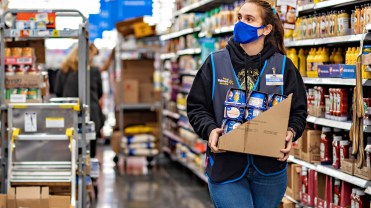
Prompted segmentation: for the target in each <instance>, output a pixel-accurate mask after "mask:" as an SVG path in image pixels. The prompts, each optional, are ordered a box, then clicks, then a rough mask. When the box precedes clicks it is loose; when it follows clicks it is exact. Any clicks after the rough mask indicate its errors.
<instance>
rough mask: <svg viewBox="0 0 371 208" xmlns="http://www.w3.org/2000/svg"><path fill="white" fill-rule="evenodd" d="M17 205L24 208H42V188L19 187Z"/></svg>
mask: <svg viewBox="0 0 371 208" xmlns="http://www.w3.org/2000/svg"><path fill="white" fill-rule="evenodd" d="M16 204H17V207H22V208H41V207H43V205H42V204H41V195H40V187H18V188H17V189H16Z"/></svg>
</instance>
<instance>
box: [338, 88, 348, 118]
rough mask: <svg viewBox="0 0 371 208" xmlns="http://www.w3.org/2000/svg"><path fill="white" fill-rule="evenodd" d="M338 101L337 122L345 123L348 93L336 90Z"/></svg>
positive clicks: (343, 90) (344, 90)
mask: <svg viewBox="0 0 371 208" xmlns="http://www.w3.org/2000/svg"><path fill="white" fill-rule="evenodd" d="M337 94H338V100H337V105H338V106H337V110H338V115H337V116H338V120H339V121H346V120H347V119H348V92H347V90H346V89H337Z"/></svg>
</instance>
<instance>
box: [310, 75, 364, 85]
mask: <svg viewBox="0 0 371 208" xmlns="http://www.w3.org/2000/svg"><path fill="white" fill-rule="evenodd" d="M303 81H304V84H311V85H317V84H318V85H344V86H355V85H356V79H341V78H309V77H303ZM366 81H367V79H363V80H362V84H365V83H366Z"/></svg>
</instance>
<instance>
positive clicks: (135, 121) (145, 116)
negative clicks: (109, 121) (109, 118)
mask: <svg viewBox="0 0 371 208" xmlns="http://www.w3.org/2000/svg"><path fill="white" fill-rule="evenodd" d="M119 119H120V113H119V112H116V121H117V122H116V128H115V129H116V130H118V125H119ZM124 121H125V122H124V125H125V126H124V127H127V126H133V125H143V124H145V123H150V122H158V116H157V112H156V111H150V110H148V111H145V110H139V111H137V110H130V111H125V113H124Z"/></svg>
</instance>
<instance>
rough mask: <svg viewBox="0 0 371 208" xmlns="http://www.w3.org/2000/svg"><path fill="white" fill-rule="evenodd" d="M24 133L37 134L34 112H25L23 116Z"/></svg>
mask: <svg viewBox="0 0 371 208" xmlns="http://www.w3.org/2000/svg"><path fill="white" fill-rule="evenodd" d="M24 131H25V132H37V115H36V113H35V112H31V113H30V112H26V113H25V114H24Z"/></svg>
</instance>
